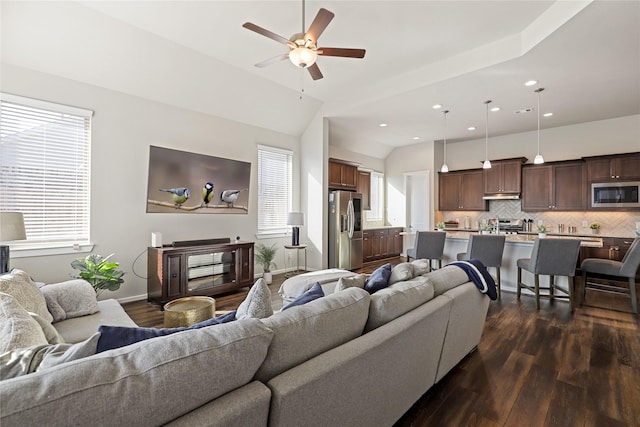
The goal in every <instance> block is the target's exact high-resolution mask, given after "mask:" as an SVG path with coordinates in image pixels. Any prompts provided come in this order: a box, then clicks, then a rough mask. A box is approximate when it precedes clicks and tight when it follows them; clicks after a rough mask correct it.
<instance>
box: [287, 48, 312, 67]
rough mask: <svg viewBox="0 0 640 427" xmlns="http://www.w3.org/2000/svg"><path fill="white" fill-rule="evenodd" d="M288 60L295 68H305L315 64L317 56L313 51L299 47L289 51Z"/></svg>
mask: <svg viewBox="0 0 640 427" xmlns="http://www.w3.org/2000/svg"><path fill="white" fill-rule="evenodd" d="M289 59H290V60H291V62H292V63H293V65H295V66H296V67H300V68H307V67H310V66H312V65H313V64H315V63H316V60H317V59H318V54H317V53H316V51H314V50H313V49H309V48H308V47H304V46H300V47H297V48H295V49H291V51H290V52H289Z"/></svg>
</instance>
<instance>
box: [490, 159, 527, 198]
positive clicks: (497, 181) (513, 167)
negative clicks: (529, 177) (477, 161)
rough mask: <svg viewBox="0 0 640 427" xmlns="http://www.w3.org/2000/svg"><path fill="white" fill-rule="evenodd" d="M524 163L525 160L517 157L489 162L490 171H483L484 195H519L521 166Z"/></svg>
mask: <svg viewBox="0 0 640 427" xmlns="http://www.w3.org/2000/svg"><path fill="white" fill-rule="evenodd" d="M526 161H527V159H526V158H524V157H519V158H517V159H507V160H496V161H493V162H491V169H483V173H484V193H485V194H487V195H489V194H520V191H521V176H522V164H523V163H524V162H526Z"/></svg>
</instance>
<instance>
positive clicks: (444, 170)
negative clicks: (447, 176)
mask: <svg viewBox="0 0 640 427" xmlns="http://www.w3.org/2000/svg"><path fill="white" fill-rule="evenodd" d="M440 172H442V173H447V172H449V166H447V164H446V163H443V164H442V167H441V168H440Z"/></svg>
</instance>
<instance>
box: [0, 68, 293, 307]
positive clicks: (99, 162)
mask: <svg viewBox="0 0 640 427" xmlns="http://www.w3.org/2000/svg"><path fill="white" fill-rule="evenodd" d="M1 72H2V82H1V83H2V86H1V87H0V90H2V91H3V92H7V93H12V94H16V95H22V96H27V97H32V98H37V99H42V100H46V101H51V102H57V103H61V104H67V105H72V106H77V107H81V108H86V109H91V110H93V111H94V112H95V114H94V117H93V120H92V152H91V167H92V172H91V240H92V241H93V242H94V243H95V249H94V252H96V253H99V254H102V255H108V254H110V253H115V255H114V258H113V259H114V260H116V261H119V262H120V263H121V268H122V269H123V270H124V271H125V272H126V275H125V279H126V281H125V283H124V284H123V285H122V286H121V288H120V290H119V291H117V292H113V293H108V294H107V295H106V296H107V297H110V298H128V297H136V296H146V290H147V285H146V280H145V279H144V278H140V277H137V276H136V274H134V272H133V263H134V260H136V258H137V257H138V256H139V255H141V254H142V255H141V256H140V259H139V260H138V262H136V264H135V272H136V273H137V274H138V275H140V276H143V277H146V274H147V272H146V268H147V267H146V264H147V263H146V255H145V254H144V252H145V250H146V248H147V246H148V245H149V244H150V235H151V232H152V231H159V232H161V233H162V235H163V241H164V242H171V241H174V240H190V239H204V238H215V237H230V238H232V239H233V238H234V237H235V236H240V237H241V239H243V240H249V241H255V233H256V225H257V151H256V145H257V144H264V145H270V146H274V147H281V148H287V149H292V150H293V151H294V169H293V170H294V177H293V182H294V206H298V205H299V187H298V183H299V182H300V175H299V171H300V164H299V160H298V159H299V157H300V151H299V138H297V137H295V136H291V135H286V134H282V133H278V132H273V131H269V130H266V129H262V128H258V127H254V126H249V125H245V124H242V123H238V122H234V121H230V120H226V119H222V118H219V117H214V116H210V115H207V114H203V113H198V112H193V111H189V110H186V109H182V108H176V107H172V106H169V105H166V104H162V103H159V102H154V101H149V100H145V99H142V98H138V97H134V96H129V95H125V94H122V93H119V92H115V91H111V90H106V89H101V88H98V87H95V86H91V85H87V84H84V83H79V82H75V81H72V80H67V79H63V78H59V77H54V76H51V75H47V74H43V73H39V72H35V71H31V70H28V69H24V68H18V67H14V66H11V65H7V64H2V68H1ZM150 145H156V146H161V147H167V148H174V149H179V150H184V151H189V152H194V153H201V154H206V155H211V156H216V157H224V158H228V159H234V160H240V161H245V162H250V163H251V164H252V167H251V187H250V201H249V213H248V214H246V215H242V214H240V215H232V214H211V215H187V214H159V213H155V214H147V213H146V212H145V210H146V197H147V170H148V163H149V146H150ZM289 240H290V238H289V237H287V238H281V239H273V240H272V239H270V240H263V241H259V243H265V244H271V243H272V242H274V241H277V242H279V243H281V244H285V243H287V242H288V241H289ZM79 255H81V254H69V255H56V256H46V257H37V258H17V259H12V262H11V264H12V266H13V267H16V268H21V269H24V270H25V271H27V272H28V273H29V274H31V275H32V276H33V277H34V279H35V280H38V281H43V282H56V281H61V280H66V279H68V278H69V274H71V273H73V272H74V270H72V269H71V267H70V265H69V263H70V262H71V261H72V260H73V259H74V258H77V257H78V256H79ZM276 263H277V264H278V267H280V268H283V267H284V265H285V264H284V251H283V250H280V251H279V253H278V257H277V258H276ZM256 272H260V268H259V267H257V270H256Z"/></svg>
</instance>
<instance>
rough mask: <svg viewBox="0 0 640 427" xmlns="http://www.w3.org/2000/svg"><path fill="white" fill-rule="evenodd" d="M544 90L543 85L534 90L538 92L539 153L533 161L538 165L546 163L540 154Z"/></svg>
mask: <svg viewBox="0 0 640 427" xmlns="http://www.w3.org/2000/svg"><path fill="white" fill-rule="evenodd" d="M543 90H544V88H543V87H540V88H538V89H536V90H534V92H535V93H537V94H538V154H536V157H535V159H533V163H534V164H536V165H541V164H543V163H544V157H542V154H540V92H542V91H543Z"/></svg>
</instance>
